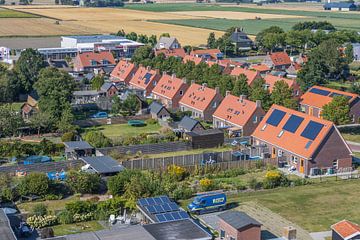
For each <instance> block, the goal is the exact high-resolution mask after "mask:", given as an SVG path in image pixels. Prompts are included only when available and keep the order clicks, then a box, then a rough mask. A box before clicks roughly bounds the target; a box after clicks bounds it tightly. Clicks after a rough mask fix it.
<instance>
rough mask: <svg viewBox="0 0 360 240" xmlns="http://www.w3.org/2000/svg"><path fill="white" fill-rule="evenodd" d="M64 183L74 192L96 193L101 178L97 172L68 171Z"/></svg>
mask: <svg viewBox="0 0 360 240" xmlns="http://www.w3.org/2000/svg"><path fill="white" fill-rule="evenodd" d="M66 184H67V185H68V186H69V188H70V189H71V190H72V191H74V192H75V193H96V192H98V191H99V188H100V184H101V178H100V176H99V175H98V174H93V173H86V172H77V171H69V173H68V177H67V179H66Z"/></svg>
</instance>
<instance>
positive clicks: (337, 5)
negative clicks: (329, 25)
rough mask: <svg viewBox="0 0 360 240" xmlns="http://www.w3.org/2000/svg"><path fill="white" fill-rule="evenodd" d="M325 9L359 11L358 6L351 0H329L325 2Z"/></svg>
mask: <svg viewBox="0 0 360 240" xmlns="http://www.w3.org/2000/svg"><path fill="white" fill-rule="evenodd" d="M324 10H329V11H343V12H348V11H357V10H358V8H357V6H356V5H355V4H354V3H351V2H329V3H325V4H324Z"/></svg>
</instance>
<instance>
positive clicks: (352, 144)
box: [347, 141, 360, 152]
mask: <svg viewBox="0 0 360 240" xmlns="http://www.w3.org/2000/svg"><path fill="white" fill-rule="evenodd" d="M347 144H348V145H349V147H350V149H351V150H352V151H353V152H360V143H355V142H350V141H347Z"/></svg>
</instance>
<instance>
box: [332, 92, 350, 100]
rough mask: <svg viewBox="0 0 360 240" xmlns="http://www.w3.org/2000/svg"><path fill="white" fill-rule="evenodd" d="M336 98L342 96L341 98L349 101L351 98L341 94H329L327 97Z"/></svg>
mask: <svg viewBox="0 0 360 240" xmlns="http://www.w3.org/2000/svg"><path fill="white" fill-rule="evenodd" d="M338 96H342V97H346V98H347V99H349V100H350V99H351V96H346V95H343V94H340V93H334V92H333V93H331V94H330V95H329V97H332V98H333V97H338Z"/></svg>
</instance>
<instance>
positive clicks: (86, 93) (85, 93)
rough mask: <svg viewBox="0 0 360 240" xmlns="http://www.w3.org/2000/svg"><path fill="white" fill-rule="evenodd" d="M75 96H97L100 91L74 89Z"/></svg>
mask: <svg viewBox="0 0 360 240" xmlns="http://www.w3.org/2000/svg"><path fill="white" fill-rule="evenodd" d="M73 95H74V96H97V95H99V92H98V91H96V90H86V91H74V92H73Z"/></svg>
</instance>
